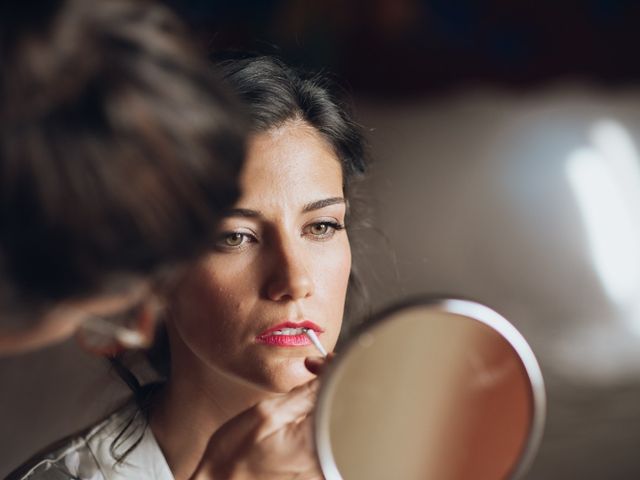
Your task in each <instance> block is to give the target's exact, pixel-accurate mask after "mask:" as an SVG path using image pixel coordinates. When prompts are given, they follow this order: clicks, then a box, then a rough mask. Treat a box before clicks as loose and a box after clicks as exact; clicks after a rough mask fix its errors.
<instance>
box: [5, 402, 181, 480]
mask: <svg viewBox="0 0 640 480" xmlns="http://www.w3.org/2000/svg"><path fill="white" fill-rule="evenodd" d="M136 413H137V409H136V407H134V406H133V405H131V404H129V405H126V406H125V407H123V408H121V409H120V410H117V411H116V412H115V413H113V414H112V415H111V416H109V417H108V418H107V419H106V420H104V421H102V422H100V423H99V424H97V425H96V426H94V427H91V428H90V429H89V430H87V431H86V432H84V433H83V434H80V435H78V436H75V437H72V438H71V439H70V440H68V441H66V442H65V443H64V444H63V445H62V446H56V448H54V449H52V450H51V451H49V452H46V453H45V454H43V455H40V456H38V457H37V458H35V459H34V460H32V461H30V462H28V464H27V465H25V466H23V467H20V468H19V469H18V471H19V472H20V473H19V474H17V475H11V476H9V477H8V478H9V480H12V479H16V480H17V479H19V480H58V479H60V480H123V479H139V480H173V474H172V473H171V470H170V469H169V466H168V465H167V461H166V460H165V458H164V455H163V454H162V451H161V450H160V447H159V446H158V443H157V442H156V439H155V437H154V436H153V432H152V431H151V428H149V427H148V426H147V424H146V421H145V420H144V419H143V418H142V415H140V414H138V415H137V417H136V419H135V420H134V423H133V428H132V429H131V430H133V432H132V433H133V434H132V435H131V436H129V435H127V438H126V439H125V438H122V439H121V442H119V443H118V448H117V453H122V452H124V451H126V450H127V448H128V447H129V446H131V445H132V444H133V443H134V441H135V440H137V439H138V438H139V437H140V435H141V434H142V440H141V441H140V443H139V444H138V445H137V446H136V447H135V448H134V449H133V450H132V451H131V452H130V453H129V454H128V455H127V456H126V457H125V459H124V460H123V461H122V462H120V463H117V461H116V459H115V458H114V457H113V455H112V452H111V447H112V444H113V440H114V439H115V438H116V437H117V436H118V434H119V433H120V432H121V431H122V430H123V428H124V425H126V423H127V421H128V420H129V419H130V418H131V417H132V416H133V415H134V414H136ZM138 413H139V412H138Z"/></svg>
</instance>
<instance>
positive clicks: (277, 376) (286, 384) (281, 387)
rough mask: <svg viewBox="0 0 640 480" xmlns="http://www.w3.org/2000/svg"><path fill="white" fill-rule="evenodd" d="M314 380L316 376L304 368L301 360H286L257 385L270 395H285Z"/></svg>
mask: <svg viewBox="0 0 640 480" xmlns="http://www.w3.org/2000/svg"><path fill="white" fill-rule="evenodd" d="M314 378H316V376H315V375H314V374H312V373H311V372H310V371H309V370H307V367H305V366H304V359H303V358H300V359H296V360H295V361H291V359H287V361H286V362H282V364H281V365H279V366H278V367H277V368H275V369H273V370H272V371H270V372H269V374H268V375H267V376H266V378H263V379H262V381H260V382H259V383H260V387H261V388H263V389H265V390H267V391H269V392H271V393H287V392H290V391H291V390H293V389H294V388H296V387H298V386H300V385H302V384H304V383H307V382H308V381H310V380H313V379H314Z"/></svg>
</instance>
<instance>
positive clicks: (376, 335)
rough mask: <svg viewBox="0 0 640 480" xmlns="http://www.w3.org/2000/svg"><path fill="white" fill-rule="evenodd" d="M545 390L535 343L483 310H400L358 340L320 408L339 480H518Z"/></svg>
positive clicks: (437, 304)
mask: <svg viewBox="0 0 640 480" xmlns="http://www.w3.org/2000/svg"><path fill="white" fill-rule="evenodd" d="M543 417H544V388H543V384H542V377H541V374H540V370H539V367H538V364H537V362H536V360H535V357H534V356H533V354H532V352H531V350H530V349H529V347H528V345H527V344H526V342H525V341H524V339H523V338H522V336H521V335H520V334H519V333H518V332H517V330H516V329H515V328H514V327H513V326H512V325H510V324H509V323H508V322H507V321H506V320H505V319H504V318H502V317H500V316H499V315H498V314H497V313H495V312H493V311H492V310H490V309H488V308H487V307H484V306H482V305H479V304H476V303H473V302H468V301H461V300H442V301H426V302H418V303H414V304H410V305H408V306H405V307H403V308H396V309H393V310H391V311H390V312H389V313H387V314H383V315H381V316H380V317H379V318H378V320H377V321H375V322H374V323H373V325H372V326H371V327H370V328H368V329H366V330H365V331H364V332H362V333H360V334H359V335H357V336H356V337H354V338H353V339H352V341H351V342H350V343H349V345H348V346H347V348H346V349H345V351H344V352H343V353H342V354H341V355H340V356H339V357H338V358H337V361H336V364H335V365H334V368H333V369H332V371H331V372H330V373H329V375H328V378H327V379H326V383H325V385H324V389H323V391H322V392H321V395H320V398H319V404H318V417H317V441H318V450H319V455H320V459H321V463H322V466H323V471H324V472H325V475H326V476H327V478H329V479H338V478H344V479H345V480H349V479H360V478H367V479H389V478H403V479H469V478H474V479H487V480H496V479H502V478H516V477H517V476H518V475H519V474H520V473H521V472H523V471H524V469H525V468H526V466H527V464H528V462H529V461H530V459H531V457H532V455H533V453H534V451H535V449H536V446H537V442H538V441H539V437H540V434H541V430H542V422H543Z"/></svg>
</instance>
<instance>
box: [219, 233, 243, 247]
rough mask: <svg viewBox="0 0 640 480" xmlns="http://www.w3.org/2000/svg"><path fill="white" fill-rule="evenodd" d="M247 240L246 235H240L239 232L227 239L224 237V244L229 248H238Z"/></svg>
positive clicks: (228, 236)
mask: <svg viewBox="0 0 640 480" xmlns="http://www.w3.org/2000/svg"><path fill="white" fill-rule="evenodd" d="M245 238H246V237H245V235H244V234H242V233H238V232H234V233H231V234H229V235H227V236H226V237H224V243H225V245H227V246H228V247H238V246H240V245H242V243H243V241H244V239H245Z"/></svg>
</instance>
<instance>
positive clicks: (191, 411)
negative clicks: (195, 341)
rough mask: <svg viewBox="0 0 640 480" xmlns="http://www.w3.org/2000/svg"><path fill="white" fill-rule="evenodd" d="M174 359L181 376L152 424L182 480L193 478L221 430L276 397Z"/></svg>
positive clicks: (169, 384) (177, 357)
mask: <svg viewBox="0 0 640 480" xmlns="http://www.w3.org/2000/svg"><path fill="white" fill-rule="evenodd" d="M173 348H174V345H172V350H173ZM178 348H179V347H178ZM172 358H174V359H175V360H173V363H172V369H171V370H172V371H173V372H180V375H176V376H174V377H172V378H171V379H170V380H169V381H168V382H167V384H166V386H165V388H164V389H163V391H162V393H161V394H160V398H159V400H158V403H157V404H156V406H155V407H154V409H153V410H152V412H151V419H150V423H151V429H152V431H153V434H154V436H155V437H156V440H157V442H158V444H159V446H160V448H161V449H162V452H163V454H164V456H165V459H166V460H167V463H168V465H169V467H170V468H171V471H172V472H173V475H174V478H175V480H182V479H188V478H189V477H190V476H191V475H192V474H193V472H194V471H195V469H196V467H197V466H198V463H199V462H200V460H201V458H202V455H203V454H204V451H205V449H206V447H207V444H208V442H209V439H210V438H211V436H212V435H213V433H215V431H216V430H217V429H218V428H220V426H222V425H223V424H224V423H225V422H226V421H227V420H229V419H231V418H232V417H234V416H236V415H238V414H239V413H240V412H242V411H244V410H246V409H247V408H250V407H252V406H253V405H255V404H256V403H258V402H259V401H260V400H262V399H264V398H266V397H267V396H269V395H272V394H270V393H269V392H266V391H264V390H260V389H258V388H256V387H253V386H250V385H247V384H246V383H243V382H242V381H240V380H238V379H234V378H232V377H229V376H228V375H226V374H224V373H221V372H212V370H211V369H210V368H206V369H203V368H202V367H201V366H200V368H199V366H198V365H196V364H195V362H190V361H189V358H188V357H186V358H185V356H182V355H175V356H173V357H172ZM177 363H182V364H180V365H178V364H177ZM186 363H191V364H189V365H187V364H186Z"/></svg>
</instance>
